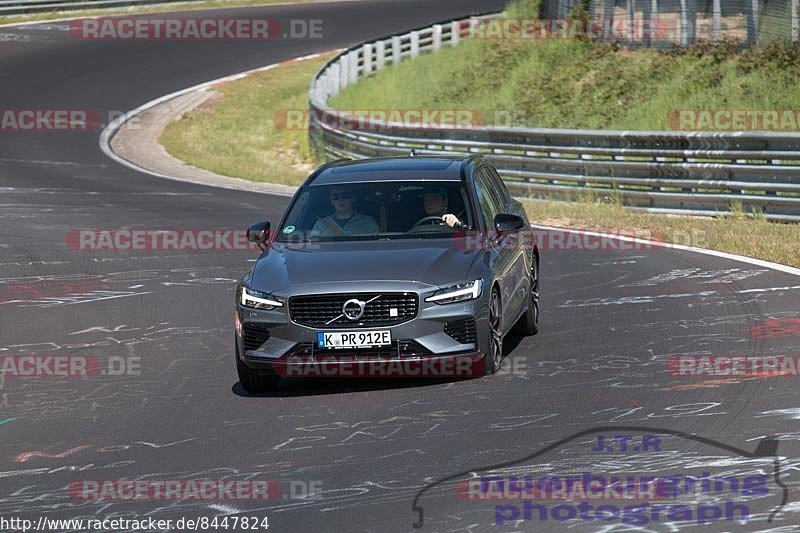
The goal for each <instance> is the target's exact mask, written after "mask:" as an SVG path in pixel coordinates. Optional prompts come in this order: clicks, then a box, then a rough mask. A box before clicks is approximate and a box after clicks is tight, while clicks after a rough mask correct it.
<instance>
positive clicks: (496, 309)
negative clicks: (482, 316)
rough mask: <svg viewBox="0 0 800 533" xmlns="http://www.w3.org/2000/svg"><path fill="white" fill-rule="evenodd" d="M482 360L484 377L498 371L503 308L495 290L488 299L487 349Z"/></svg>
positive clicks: (500, 359)
mask: <svg viewBox="0 0 800 533" xmlns="http://www.w3.org/2000/svg"><path fill="white" fill-rule="evenodd" d="M483 359H484V366H485V373H486V375H489V374H494V373H495V372H497V371H498V370H500V365H501V364H502V363H503V306H502V302H501V301H500V293H499V292H498V291H497V288H492V295H491V296H490V297H489V349H488V350H487V352H486V355H484V358H483Z"/></svg>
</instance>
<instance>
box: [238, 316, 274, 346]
mask: <svg viewBox="0 0 800 533" xmlns="http://www.w3.org/2000/svg"><path fill="white" fill-rule="evenodd" d="M267 339H269V330H268V329H267V326H265V325H264V324H257V323H253V322H245V323H244V324H243V327H242V340H243V341H244V349H245V351H247V350H258V348H259V347H260V346H261V345H262V344H264V343H265V342H267Z"/></svg>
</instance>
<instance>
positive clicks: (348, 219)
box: [311, 188, 380, 237]
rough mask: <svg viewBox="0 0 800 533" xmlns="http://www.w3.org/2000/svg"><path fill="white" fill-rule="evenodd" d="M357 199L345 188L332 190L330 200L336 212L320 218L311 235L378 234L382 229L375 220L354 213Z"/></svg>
mask: <svg viewBox="0 0 800 533" xmlns="http://www.w3.org/2000/svg"><path fill="white" fill-rule="evenodd" d="M355 199H356V195H355V194H354V193H353V191H350V190H347V189H343V188H333V189H331V191H330V193H329V195H328V200H329V201H330V203H331V205H332V206H333V208H334V210H335V211H334V212H333V214H331V215H328V216H326V217H320V218H319V220H317V221H316V222H315V223H314V227H313V228H311V233H312V234H314V235H319V236H321V237H331V236H338V235H374V234H376V233H378V231H379V230H380V227H379V226H378V223H377V222H375V219H373V218H372V217H370V216H367V215H362V214H360V213H356V212H355V211H353V203H354V202H355Z"/></svg>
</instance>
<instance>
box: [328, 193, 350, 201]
mask: <svg viewBox="0 0 800 533" xmlns="http://www.w3.org/2000/svg"><path fill="white" fill-rule="evenodd" d="M352 199H353V193H349V192H339V193H336V192H333V193H331V200H352Z"/></svg>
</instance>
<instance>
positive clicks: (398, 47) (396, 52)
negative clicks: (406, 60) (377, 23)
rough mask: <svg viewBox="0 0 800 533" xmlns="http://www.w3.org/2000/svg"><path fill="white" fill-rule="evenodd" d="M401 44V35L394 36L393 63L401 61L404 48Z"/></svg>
mask: <svg viewBox="0 0 800 533" xmlns="http://www.w3.org/2000/svg"><path fill="white" fill-rule="evenodd" d="M401 46H402V45H401V44H400V36H399V35H395V36H394V37H392V63H399V62H400V58H401V57H402V56H401V54H402V52H403V49H402V47H401Z"/></svg>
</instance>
